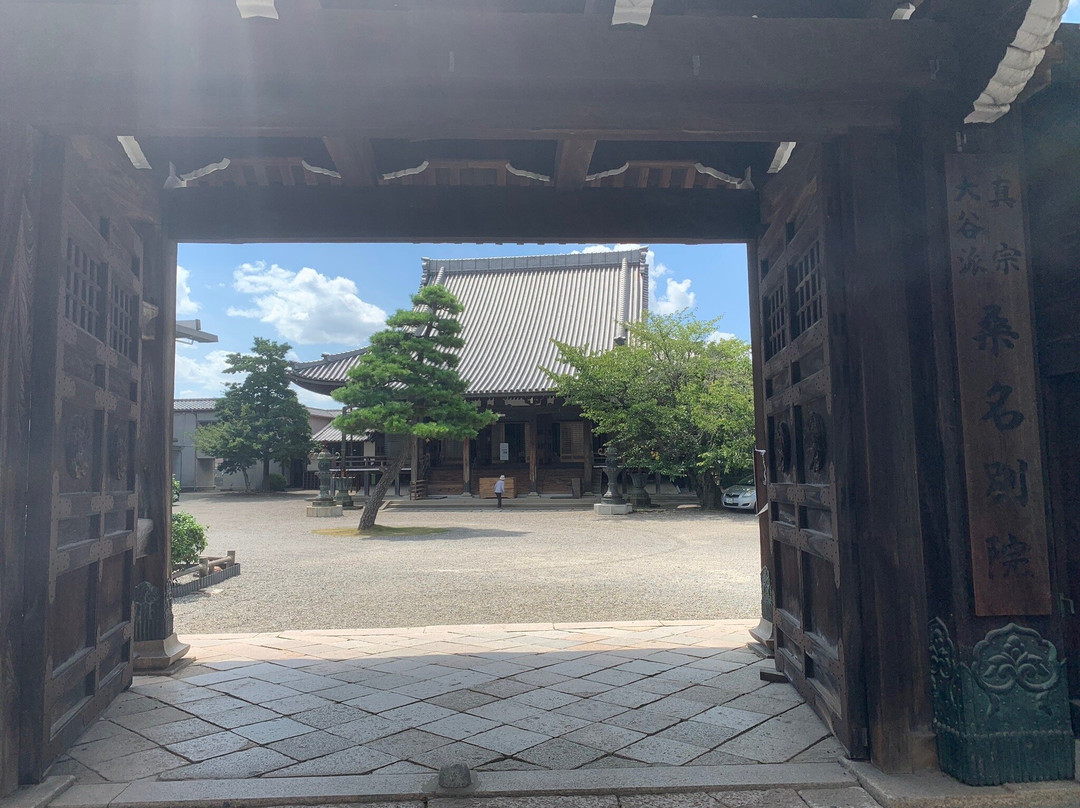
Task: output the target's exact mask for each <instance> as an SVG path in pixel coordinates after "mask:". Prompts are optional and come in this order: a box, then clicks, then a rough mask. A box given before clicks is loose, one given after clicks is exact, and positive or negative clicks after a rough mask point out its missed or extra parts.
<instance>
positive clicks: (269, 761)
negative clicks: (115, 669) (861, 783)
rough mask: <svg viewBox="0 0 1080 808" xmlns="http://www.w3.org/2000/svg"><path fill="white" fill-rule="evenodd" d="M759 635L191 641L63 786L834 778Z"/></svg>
mask: <svg viewBox="0 0 1080 808" xmlns="http://www.w3.org/2000/svg"><path fill="white" fill-rule="evenodd" d="M751 622H752V621H673V622H664V621H635V622H632V623H592V624H588V625H581V626H576V625H567V626H560V627H555V626H554V625H552V624H537V625H500V626H464V627H453V626H449V627H448V626H442V627H439V626H429V627H424V628H411V629H410V628H406V629H364V630H356V631H353V630H332V631H288V632H278V633H274V632H270V633H263V634H245V635H213V636H194V637H185V638H184V639H185V641H188V642H191V643H192V646H193V654H194V656H195V657H196V659H195V662H194V664H192V665H190V666H188V667H186V668H184V669H182V670H181V671H179V672H177V673H176V674H175V675H173V676H160V675H159V676H147V677H138V678H137V679H136V680H135V685H134V687H133V689H132V692H128V693H125V694H123V695H122V696H121V697H120V698H118V699H117V701H116V702H115V703H114V704H113V705H112V706H111V707H110V708H109V710H108V711H107V712H106V716H105V718H103V719H102V720H101V721H99V722H97V723H96V724H95V725H93V726H91V727H90V728H89V729H88V731H87V732H86V733H85V734H84V736H83V737H82V738H81V739H80V740H79V743H78V744H76V746H74V747H73V748H72V749H71V751H70V756H69V757H65V759H64V760H63V761H61V762H59V763H58V764H57V771H64V772H66V773H69V774H71V775H73V776H75V777H76V780H77V785H101V784H102V783H101V781H102V780H106V781H111V782H116V783H127V782H132V781H134V780H137V779H140V778H152V779H154V780H156V781H158V782H161V783H167V782H168V783H172V782H176V781H188V780H207V781H215V780H219V779H230V780H233V781H235V780H237V779H242V780H245V781H246V780H247V779H251V778H255V779H259V778H264V779H273V780H284V781H289V782H291V781H293V780H294V779H302V778H312V779H313V780H321V779H323V778H326V777H332V778H340V777H353V776H357V775H363V776H367V777H397V778H403V777H414V778H415V777H420V776H424V777H432V776H434V772H435V770H436V769H438V768H439V767H440V766H442V765H444V764H446V763H453V762H462V763H465V764H466V765H469V766H470V767H473V768H474V769H479V770H481V771H480V774H482V775H483V778H485V781H486V779H487V778H491V777H496V776H497V777H502V778H505V777H511V776H513V777H524V776H525V775H526V774H531V775H534V776H539V775H542V774H544V773H545V772H549V773H557V774H569V773H572V772H581V773H583V776H584V774H585V773H588V776H589V777H590V778H592V780H590V782H591V783H596V782H599V783H601V784H603V785H605V787H612V788H614V787H616V786H618V787H622V785H623V784H626V783H627V782H629V783H630V785H631V786H632V785H633V783H635V782H639V781H635V780H632V779H631V780H630V781H627V780H625V778H627V777H636V776H638V775H635V774H634V773H635V772H638V771H645V772H649V773H650V774H651V776H653V777H655V778H660V779H659V780H658V781H655V782H660V783H661V784H663V783H664V782H669V781H670V782H684V781H682V780H679V777H680V776H681V777H683V778H685V777H690V778H691V780H692V781H693V782H701V783H704V782H706V781H708V782H714V781H716V779H717V778H716V777H715V776H710V777H706V778H705V780H702V779H701V778H702V777H703V776H704V775H702V774H701V772H703V771H726V772H727V775H725V776H726V777H731V776H736V775H739V773H740V772H742V774H741V775H739V776H741V777H742V778H743V779H742V780H739V782H740V783H742V784H745V785H754V784H758V783H759V779H756V778H759V777H767V776H773V775H768V774H767V773H768V772H771V771H773V769H771V768H770V767H769V765H767V764H769V763H774V762H775V763H780V762H786V761H791V762H794V761H800V764H799V765H801V766H802V767H803V768H802V769H799V768H798V767H797V768H796V769H795V770H796V771H798V770H804V771H809V770H811V769H808V768H806V767H813V766H822V765H826V766H827V765H830V764H831V765H833V766H834V765H835V760H836V758H837V757H838V756H839V755H841V754H842V750H841V749H840V748H839V746H838V745H836V744H835V742H833V741H831V739H830V738H829V737H828V733H827V731H826V729H825V727H824V725H823V724H822V723H821V722H820V721H819V720H818V719H817V718H816V716H814V715H813V713H812V711H810V709H809V708H808V707H806V706H805V705H804V704H803V703H802V700H801V699H800V698H799V696H798V694H797V693H796V692H795V691H794V689H793V688H791V687H790V686H788V685H784V684H779V685H778V684H768V685H766V683H764V682H762V681H761V679H760V676H759V669H760V667H761V665H762V663H761V662H760V661H759V660H758V658H757V657H756V656H753V655H750V654H747V653H745V652H744V651H742V650H740V649H741V648H742V647H743V643H744V642H745V640H744V638H745V637H747V636H748V635H747V634H746V630H747V628H748V627H749V626H750V624H751ZM65 766H66V768H64V767H65ZM751 772H758V774H750V773H751ZM672 777H674V779H671V778H672ZM596 778H601V779H599V780H597V779H596ZM620 778H623V779H620ZM721 779H724V778H721ZM387 782H389V781H387ZM399 782H404V781H399ZM410 782H411V781H410ZM510 782H514V781H510ZM530 782H532V781H530ZM553 782H562V783H565V782H568V781H566V780H565V779H563V780H558V779H556V780H555V781H553ZM640 782H646V781H640ZM841 784H844V783H843V782H841ZM533 785H535V782H534V783H533ZM590 787H591V786H590ZM628 787H630V786H628ZM245 788H247V786H246V785H245ZM163 793H164V792H163ZM185 793H186V792H185ZM330 796H333V795H330Z"/></svg>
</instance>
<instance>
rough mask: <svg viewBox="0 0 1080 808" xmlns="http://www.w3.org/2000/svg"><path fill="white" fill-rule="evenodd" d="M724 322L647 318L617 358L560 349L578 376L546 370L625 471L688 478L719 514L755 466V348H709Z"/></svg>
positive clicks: (727, 344)
mask: <svg viewBox="0 0 1080 808" xmlns="http://www.w3.org/2000/svg"><path fill="white" fill-rule="evenodd" d="M717 322H718V321H717V320H711V321H699V320H696V319H694V318H693V317H692V316H690V315H689V314H686V313H679V314H673V315H666V316H660V315H646V317H645V319H644V320H643V321H642V322H640V323H630V324H627V329H628V330H629V339H628V340H627V342H626V344H624V345H616V346H615V347H614V348H611V349H610V350H606V351H592V350H590V349H589V348H588V346H584V347H578V346H571V345H567V344H565V343H560V342H556V345H557V346H558V348H559V360H560V361H561V362H564V363H565V364H567V365H569V366H570V368H571V369H570V370H569V371H568V372H565V373H555V372H552V371H550V370H547V369H545V372H546V373H547V374H548V376H549V377H550V378H551V379H552V380H553V381H554V382H555V384H556V388H557V390H558V392H559V394H560V395H562V396H563V397H564V398H565V399H566V400H567V401H568V402H570V403H571V404H577V405H578V406H580V407H581V409H582V414H583V415H584V416H585V417H586V418H589V419H590V420H592V421H593V422H594V423H595V424H596V431H597V432H599V433H601V434H604V435H606V436H607V438H608V445H609V446H610V447H611V448H612V449H614V450H615V451H616V452H618V453H619V456H620V457H621V458H622V459H623V461H624V462H625V463H626V465H627V466H629V467H631V468H634V467H636V468H644V469H648V470H649V471H652V472H659V473H661V474H667V475H669V476H672V477H687V478H689V480H690V481H691V483H692V485H693V486H694V489H695V490H696V491H697V493H698V497H699V500H700V501H701V504H702V505H703V506H704V507H707V508H714V507H719V504H720V493H721V485H725V484H729V483H731V482H734V480H735V479H737V478H739V477H741V476H743V475H745V474H746V473H747V472H750V471H752V470H753V463H754V460H753V452H754V397H753V389H754V384H753V371H752V367H751V362H750V350H749V346H748V345H747V344H746V343H745V342H742V341H740V340H737V339H721V340H711V339H710V335H711V334H712V333H713V331H714V329H715V327H716V323H717Z"/></svg>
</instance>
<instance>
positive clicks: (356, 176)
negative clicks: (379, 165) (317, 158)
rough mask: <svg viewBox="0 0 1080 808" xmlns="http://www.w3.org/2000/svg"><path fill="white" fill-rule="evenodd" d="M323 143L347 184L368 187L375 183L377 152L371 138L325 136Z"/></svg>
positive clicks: (342, 179)
mask: <svg viewBox="0 0 1080 808" xmlns="http://www.w3.org/2000/svg"><path fill="white" fill-rule="evenodd" d="M323 145H324V146H326V151H327V152H329V153H330V159H331V160H333V161H334V168H336V169H337V171H338V173H339V174H341V181H342V182H343V183H345V185H351V186H354V187H357V188H366V187H370V186H372V185H374V184H375V179H376V178H375V152H374V151H373V150H372V148H371V141H370V140H367V139H366V138H358V139H356V140H353V139H350V138H345V137H324V138H323Z"/></svg>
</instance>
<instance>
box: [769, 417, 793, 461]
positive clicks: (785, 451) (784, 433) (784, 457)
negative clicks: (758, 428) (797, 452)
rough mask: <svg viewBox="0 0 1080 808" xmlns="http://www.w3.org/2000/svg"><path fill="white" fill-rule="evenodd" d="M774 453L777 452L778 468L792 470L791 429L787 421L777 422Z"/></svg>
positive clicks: (774, 428)
mask: <svg viewBox="0 0 1080 808" xmlns="http://www.w3.org/2000/svg"><path fill="white" fill-rule="evenodd" d="M773 451H774V452H776V468H777V469H778V470H779V471H783V472H786V471H788V470H789V469H790V468H791V427H789V426H788V424H787V421H777V422H776V426H775V427H773Z"/></svg>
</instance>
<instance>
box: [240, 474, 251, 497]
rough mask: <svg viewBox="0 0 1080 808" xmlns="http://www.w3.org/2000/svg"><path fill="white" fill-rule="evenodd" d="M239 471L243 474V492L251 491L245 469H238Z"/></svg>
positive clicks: (248, 492)
mask: <svg viewBox="0 0 1080 808" xmlns="http://www.w3.org/2000/svg"><path fill="white" fill-rule="evenodd" d="M240 473H241V474H243V475H244V493H247V494H250V493H251V480H249V479H248V473H247V469H240Z"/></svg>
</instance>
